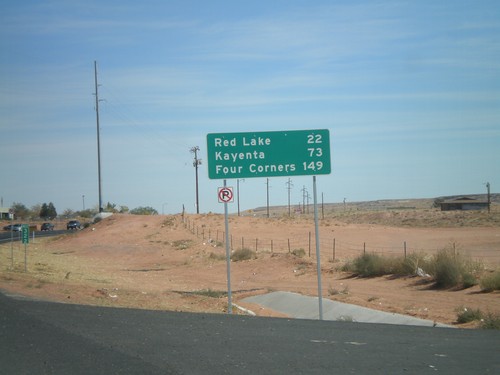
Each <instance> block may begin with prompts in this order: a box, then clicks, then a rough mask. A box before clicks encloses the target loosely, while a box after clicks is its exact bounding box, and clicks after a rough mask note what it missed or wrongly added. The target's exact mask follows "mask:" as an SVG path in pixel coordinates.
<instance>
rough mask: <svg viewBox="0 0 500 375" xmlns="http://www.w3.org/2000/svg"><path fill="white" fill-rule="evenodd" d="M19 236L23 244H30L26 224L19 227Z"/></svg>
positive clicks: (28, 228) (28, 230) (28, 229)
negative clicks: (20, 235)
mask: <svg viewBox="0 0 500 375" xmlns="http://www.w3.org/2000/svg"><path fill="white" fill-rule="evenodd" d="M21 234H22V238H23V243H29V242H30V227H29V226H28V224H23V225H22V226H21Z"/></svg>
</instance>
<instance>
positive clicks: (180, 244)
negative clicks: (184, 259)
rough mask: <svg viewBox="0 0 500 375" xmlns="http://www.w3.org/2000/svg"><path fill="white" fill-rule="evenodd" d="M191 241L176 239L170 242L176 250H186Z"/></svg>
mask: <svg viewBox="0 0 500 375" xmlns="http://www.w3.org/2000/svg"><path fill="white" fill-rule="evenodd" d="M192 243H193V241H192V240H177V241H174V242H172V246H173V247H175V248H176V249H178V250H186V249H188V248H189V247H191V245H192Z"/></svg>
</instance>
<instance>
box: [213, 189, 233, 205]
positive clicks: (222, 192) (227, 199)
mask: <svg viewBox="0 0 500 375" xmlns="http://www.w3.org/2000/svg"><path fill="white" fill-rule="evenodd" d="M217 196H218V197H219V203H231V202H233V198H234V195H233V188H232V187H220V188H218V191H217Z"/></svg>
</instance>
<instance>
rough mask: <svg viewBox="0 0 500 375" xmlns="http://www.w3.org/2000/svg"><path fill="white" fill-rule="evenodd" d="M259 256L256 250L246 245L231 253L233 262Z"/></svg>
mask: <svg viewBox="0 0 500 375" xmlns="http://www.w3.org/2000/svg"><path fill="white" fill-rule="evenodd" d="M256 257H257V256H256V255H255V252H254V251H252V250H250V249H248V248H246V247H244V248H242V249H239V250H236V251H235V252H234V253H233V254H232V255H231V260H232V261H233V262H238V261H240V260H250V259H254V258H256Z"/></svg>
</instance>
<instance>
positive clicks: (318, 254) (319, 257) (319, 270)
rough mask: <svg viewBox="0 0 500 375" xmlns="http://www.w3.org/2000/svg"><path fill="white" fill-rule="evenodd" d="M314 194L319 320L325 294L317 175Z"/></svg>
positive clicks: (321, 315)
mask: <svg viewBox="0 0 500 375" xmlns="http://www.w3.org/2000/svg"><path fill="white" fill-rule="evenodd" d="M313 195H314V230H315V236H316V265H317V273H318V303H319V320H323V294H322V291H321V256H320V251H319V250H320V249H319V247H320V246H319V226H318V199H317V194H316V176H313Z"/></svg>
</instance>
